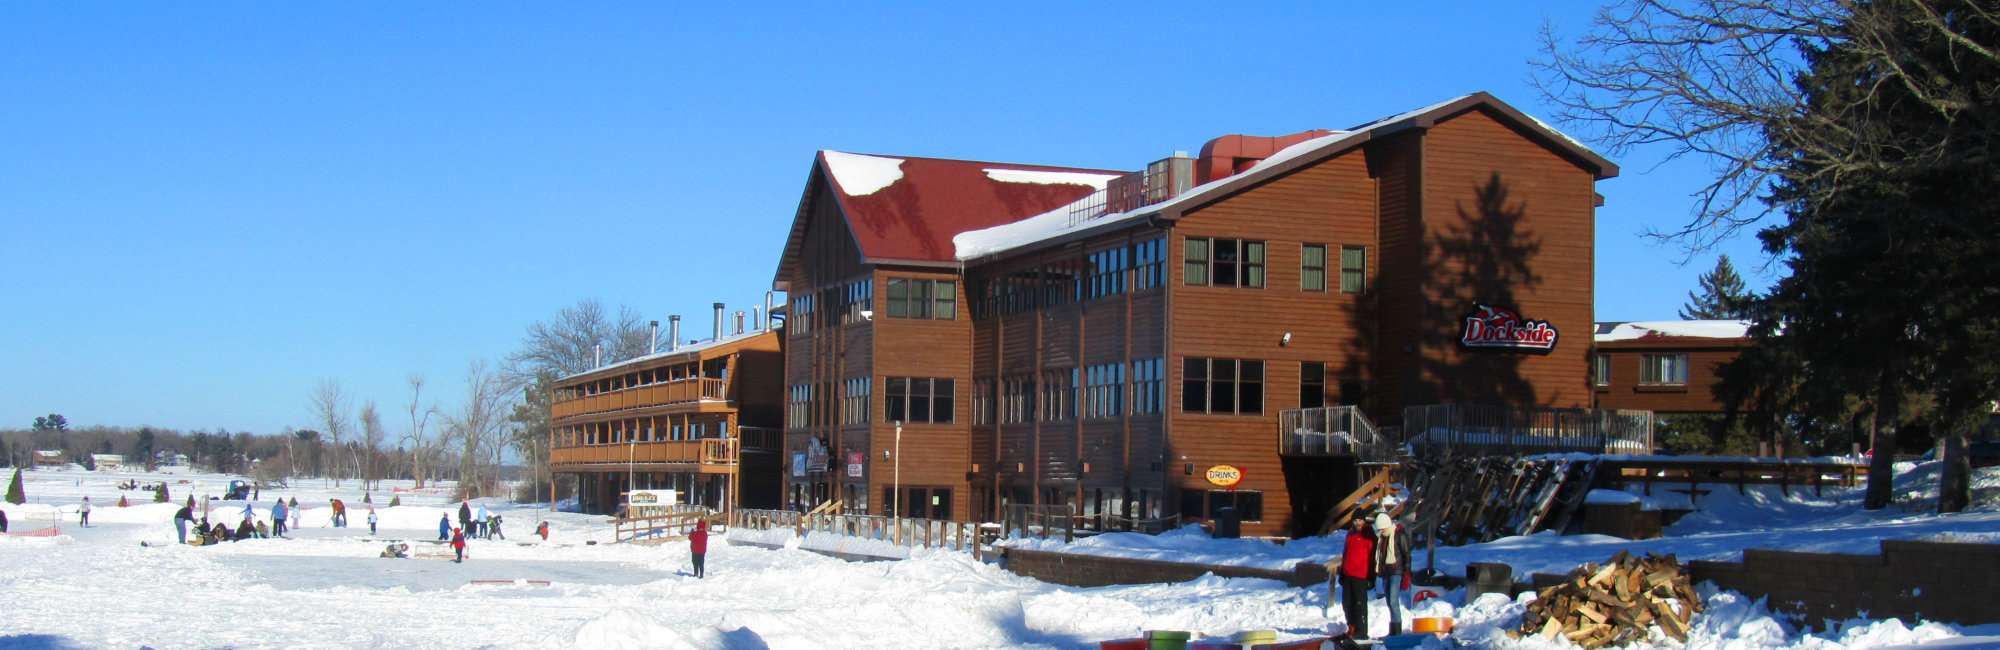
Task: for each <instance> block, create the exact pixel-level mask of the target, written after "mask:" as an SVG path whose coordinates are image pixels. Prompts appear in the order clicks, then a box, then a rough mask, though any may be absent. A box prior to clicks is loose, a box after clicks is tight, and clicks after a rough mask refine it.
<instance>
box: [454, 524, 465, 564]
mask: <svg viewBox="0 0 2000 650" xmlns="http://www.w3.org/2000/svg"><path fill="white" fill-rule="evenodd" d="M451 550H452V552H454V553H457V554H458V557H455V558H452V560H451V561H453V562H464V561H465V531H463V530H460V529H457V528H453V529H451Z"/></svg>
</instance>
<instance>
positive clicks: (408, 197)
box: [0, 3, 1771, 433]
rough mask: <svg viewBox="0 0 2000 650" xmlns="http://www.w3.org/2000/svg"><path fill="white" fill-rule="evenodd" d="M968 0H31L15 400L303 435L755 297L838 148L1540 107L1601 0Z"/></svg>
mask: <svg viewBox="0 0 2000 650" xmlns="http://www.w3.org/2000/svg"><path fill="white" fill-rule="evenodd" d="M841 4H842V5H847V4H848V3H841ZM937 4H938V5H966V6H934V5H932V4H912V5H897V4H872V3H862V4H861V5H860V6H859V7H856V6H835V4H834V3H817V4H812V5H805V6H783V5H759V6H755V7H742V8H736V7H720V6H711V5H709V4H705V3H703V4H697V3H648V4H643V5H627V6H607V5H590V6H583V5H549V6H546V7H534V6H523V5H497V4H487V5H453V4H448V3H420V4H408V3H398V4H393V5H372V6H368V7H363V8H353V7H348V6H341V5H329V4H318V5H313V4H298V5H291V4H285V5H273V4H269V3H240V4H204V5H199V6H195V5H181V4H174V5H158V4H154V5H143V4H115V3H112V4H76V3H9V4H4V5H0V89H4V90H0V96H4V100H0V248H4V250H0V300H4V302H5V304H6V306H7V312H6V316H5V317H4V318H0V427H16V426H18V427H25V426H27V425H28V424H29V423H30V422H31V421H32V419H33V418H34V416H36V415H40V414H46V413H49V412H51V411H55V412H61V413H63V414H65V415H66V416H68V417H69V418H70V420H71V421H72V422H73V423H76V424H78V425H94V424H105V425H126V426H136V425H140V424H151V425H157V426H167V427H174V428H184V429H185V428H201V429H214V428H216V427H226V428H228V429H230V430H232V431H242V430H250V431H254V432H259V433H264V432H275V431H277V430H279V429H281V428H283V427H285V426H288V425H289V426H301V427H304V426H310V415H309V413H308V408H307V404H308V402H307V395H308V392H309V391H310V390H311V387H312V386H313V384H314V383H315V382H317V381H318V380H319V379H321V378H332V379H335V380H338V381H340V382H341V383H342V384H344V385H345V386H346V387H347V388H348V389H349V391H350V392H352V393H354V394H355V395H357V396H358V397H360V398H362V399H372V400H375V401H377V402H379V403H381V404H382V405H383V406H384V407H385V408H387V409H389V410H390V411H391V412H393V411H394V410H396V409H398V408H400V404H402V403H403V402H404V401H406V400H407V394H406V391H405V389H404V383H403V382H404V378H405V377H406V376H407V375H409V374H411V373H421V374H423V375H425V376H427V377H428V379H429V381H430V385H431V389H430V394H431V395H432V396H433V397H434V398H435V399H437V400H438V401H440V402H441V403H443V404H444V405H446V406H451V405H452V403H453V401H454V400H455V399H456V397H457V395H458V394H459V393H460V392H462V391H461V390H460V386H461V385H462V380H463V377H464V369H465V366H466V364H467V363H468V362H470V361H472V360H474V359H498V358H499V357H501V356H503V355H505V354H506V353H507V352H508V351H510V350H512V349H514V348H515V347H516V346H517V345H518V344H519V342H520V339H521V335H522V332H523V329H524V328H525V327H526V326H527V324H528V323H530V322H533V321H536V320H540V319H543V318H546V317H548V316H549V315H551V314H553V313H554V312H555V311H556V310H557V309H559V308H561V307H563V306H566V305H569V304H573V303H574V302H576V301H577V300H578V299H581V298H587V297H588V298H597V299H600V300H602V301H604V302H605V303H607V304H609V305H619V304H624V305H630V306H632V307H634V308H636V309H638V310H640V311H642V312H643V313H644V314H645V315H646V316H648V317H650V318H659V319H661V320H664V319H665V316H666V315H667V314H669V313H681V314H686V315H688V324H689V325H690V326H692V328H693V329H695V330H697V331H700V330H704V329H706V327H707V323H708V317H707V316H706V313H707V306H708V304H709V303H710V302H713V301H717V300H720V301H723V302H727V303H729V304H730V305H731V306H732V309H734V308H735V307H736V306H743V307H746V308H747V307H748V306H749V305H750V304H752V303H753V302H760V301H761V300H762V296H763V291H764V290H765V289H767V288H769V283H770V278H771V275H772V270H773V266H774V264H775V263H776V259H777V256H778V253H779V249H780V248H781V246H782V245H783V237H784V235H785V232H786V227H787V225H788V224H789V221H790V218H791V216H792V212H793V209H794V208H795V207H796V205H797V201H798V197H799V192H800V191H801V189H802V187H803V185H802V182H803V180H804V179H805V175H806V172H807V170H808V167H809V165H810V162H811V156H812V152H813V151H814V150H816V149H822V148H830V149H844V150H849V151H862V152H882V153H898V154H908V155H924V156H938V157H948V158H969V159H978V160H994V161H1008V162H1025V163H1042V164H1055V165H1076V166H1083V167H1102V168H1113V169H1132V168H1137V167H1139V166H1141V165H1143V164H1144V163H1145V162H1147V161H1150V160H1154V159H1158V158H1161V157H1164V156H1166V155H1168V154H1170V153H1172V152H1173V151H1175V150H1186V151H1194V150H1197V149H1199V148H1200V146H1201V144H1202V142H1204V141H1206V140H1207V139H1209V138H1211V137H1214V136H1216V135H1220V134H1224V133H1250V134H1265V135H1270V134H1282V133H1290V132H1294V131H1299V130H1304V129H1308V128H1342V127H1346V126H1351V125H1353V124H1356V123H1359V122H1363V121H1366V120H1369V119H1373V118H1376V117H1380V116H1382V115H1386V114H1390V113H1394V112H1398V111H1402V110H1406V109H1409V108H1414V107H1417V106H1421V105H1425V104H1429V103H1432V102H1435V101H1438V100H1441V99H1445V98H1449V97H1452V96H1456V95H1459V94H1463V93H1466V92H1470V91H1474V90H1487V91H1490V92H1493V93H1495V94H1496V95H1498V96H1500V97H1501V98H1502V99H1504V100H1506V101H1508V102H1511V103H1513V104H1515V105H1516V106H1518V107H1520V108H1522V109H1524V110H1526V111H1528V112H1530V113H1535V114H1538V115H1544V116H1546V115H1548V113H1549V111H1548V109H1547V108H1546V107H1545V106H1543V104H1542V103H1541V102H1540V100H1539V99H1538V98H1537V97H1536V95H1535V93H1534V91H1533V89H1532V87H1531V86H1530V85H1529V83H1528V79H1529V74H1530V70H1529V67H1528V65H1527V60H1528V59H1529V58H1530V57H1532V56H1534V54H1535V34H1536V30H1537V29H1538V28H1539V27H1540V25H1541V24H1542V23H1543V21H1544V20H1547V21H1550V22H1552V23H1553V24H1554V25H1555V26H1556V27H1557V28H1558V29H1561V30H1564V31H1567V32H1571V33H1574V32H1575V31H1577V30H1579V29H1581V28H1582V27H1583V25H1584V23H1585V21H1586V20H1587V18H1588V15H1589V13H1590V11H1592V9H1593V5H1591V4H1588V3H1574V4H1557V3H1551V4H1546V5H1538V6H1536V8H1532V9H1522V8H1520V7H1519V6H1516V5H1513V4H1511V3H1463V4H1456V5H1450V4H1448V5H1442V6H1440V5H1434V4H1433V5H1422V6H1398V5H1399V3H1352V4H1353V5H1355V6H1351V7H1350V6H1342V5H1343V4H1346V3H1310V4H1302V5H1297V6H1262V7H1251V8H1234V7H1224V6H1223V5H1217V4H1215V3H1204V4H1178V3H1145V4H1135V5H1129V6H1119V7H1114V6H1108V5H1107V6H1098V5H1097V3H1060V4H1049V5H1033V4H1021V3H1000V4H992V3H937ZM1078 4H1082V5H1090V6H1076V5H1078ZM973 5H976V6H973ZM1617 161H1618V162H1619V163H1621V165H1622V166H1623V168H1624V171H1625V174H1624V175H1623V176H1621V177H1619V178H1616V179H1612V180H1609V181H1607V182H1604V183H1601V184H1600V185H1599V191H1600V192H1601V193H1602V194H1603V195H1604V196H1605V197H1606V200H1607V203H1606V205H1605V206H1604V207H1603V208H1602V209H1601V210H1600V211H1599V213H1598V241H1597V243H1598V260H1597V270H1598V275H1597V316H1598V318H1599V319H1600V320H1643V319H1665V318H1673V317H1674V315H1675V310H1676V309H1677V308H1678V307H1679V306H1680V304H1681V303H1682V302H1683V300H1684V299H1685V296H1686V293H1687V291H1688V290H1689V289H1690V288H1691V287H1692V286H1693V285H1694V278H1695V276H1696V275H1697V274H1699V272H1700V271H1702V270H1705V269H1707V268H1708V267H1710V266H1711V265H1712V264H1713V253H1706V254H1702V255H1697V256H1695V257H1693V258H1692V259H1691V260H1689V261H1687V262H1686V264H1684V265H1683V264H1682V263H1681V262H1682V260H1683V258H1684V255H1683V254H1682V252H1681V251H1680V250H1679V249H1678V248H1676V247H1675V246H1673V245H1671V244H1662V243H1659V242H1655V241H1652V240H1649V239H1645V238H1642V237H1640V236H1639V233H1640V232H1641V231H1643V230H1644V229H1645V228H1646V227H1648V226H1654V227H1661V228H1668V227H1672V226H1675V225H1678V224H1679V223H1681V222H1682V221H1684V220H1685V218H1686V216H1687V214H1688V206H1689V204H1690V200H1689V198H1688V193H1689V192H1690V191H1692V190H1693V189H1695V188H1696V187H1698V186H1699V185H1700V182H1701V179H1702V176H1701V173H1702V172H1703V169H1702V168H1701V166H1699V165H1689V164H1680V165H1674V166H1670V167H1667V168H1660V169H1654V168H1653V167H1654V163H1655V162H1656V160H1655V159H1654V158H1651V157H1649V152H1635V153H1634V154H1632V155H1626V156H1620V157H1618V158H1617ZM1719 250H1721V251H1722V252H1726V253H1729V254H1730V255H1731V257H1732V258H1734V259H1735V260H1737V262H1738V266H1739V268H1742V269H1743V270H1744V272H1745V274H1746V275H1747V276H1748V279H1749V280H1750V283H1751V284H1752V285H1753V287H1758V288H1761V287H1762V286H1764V285H1766V284H1768V283H1769V282H1770V280H1771V278H1770V277H1769V276H1768V275H1765V274H1764V273H1763V272H1761V271H1760V267H1761V265H1762V261H1763V258H1762V256H1761V255H1760V254H1759V253H1758V252H1757V251H1756V246H1755V243H1754V241H1752V240H1751V239H1750V238H1749V237H1748V236H1747V235H1746V236H1742V237H1739V238H1738V239H1736V240H1734V241H1730V242H1727V243H1725V244H1724V245H1723V246H1721V247H1720V249H1719ZM389 420H390V422H391V423H392V428H395V426H394V423H395V422H396V419H395V418H389Z"/></svg>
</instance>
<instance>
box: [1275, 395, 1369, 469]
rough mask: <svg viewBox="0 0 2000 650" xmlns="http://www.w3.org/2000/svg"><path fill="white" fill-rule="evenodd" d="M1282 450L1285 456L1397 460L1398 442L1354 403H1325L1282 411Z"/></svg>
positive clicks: (1279, 449)
mask: <svg viewBox="0 0 2000 650" xmlns="http://www.w3.org/2000/svg"><path fill="white" fill-rule="evenodd" d="M1278 453H1279V454H1281V455H1285V456H1354V457H1357V458H1359V459H1361V460H1363V461H1367V462H1383V461H1388V460H1393V459H1394V458H1395V456H1396V445H1395V441H1393V440H1388V439H1387V438H1385V437H1383V436H1382V435H1381V433H1380V432H1377V431H1376V430H1375V423H1374V422H1371V421H1369V420H1368V416H1367V415H1364V414H1362V413H1361V409H1360V408H1358V407H1354V406H1323V407H1319V408H1309V409H1286V410H1283V411H1279V412H1278Z"/></svg>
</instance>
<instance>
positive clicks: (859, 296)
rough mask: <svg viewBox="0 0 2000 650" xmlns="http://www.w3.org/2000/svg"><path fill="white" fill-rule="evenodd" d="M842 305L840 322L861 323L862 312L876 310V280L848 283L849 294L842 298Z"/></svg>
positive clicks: (867, 279) (863, 279)
mask: <svg viewBox="0 0 2000 650" xmlns="http://www.w3.org/2000/svg"><path fill="white" fill-rule="evenodd" d="M841 303H842V304H841V309H840V322H842V323H859V322H861V320H862V318H861V312H864V311H869V310H872V309H874V308H875V307H874V304H875V279H874V278H862V279H859V280H855V281H853V282H849V283H847V293H846V294H845V295H842V296H841Z"/></svg>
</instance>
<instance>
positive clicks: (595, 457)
mask: <svg viewBox="0 0 2000 650" xmlns="http://www.w3.org/2000/svg"><path fill="white" fill-rule="evenodd" d="M740 449H741V447H740V446H739V444H738V441H737V439H735V438H704V439H700V440H656V441H652V442H637V443H611V444H603V445H583V446H579V447H556V448H554V449H550V450H549V462H550V463H551V464H555V465H620V464H627V463H684V464H689V465H695V464H699V465H735V464H737V458H738V456H739V454H738V452H739V451H740Z"/></svg>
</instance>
